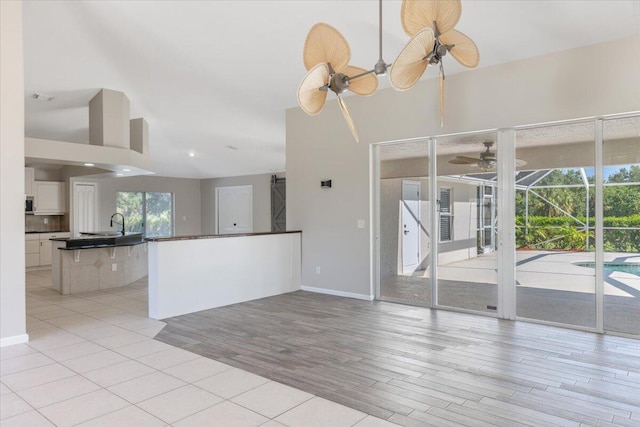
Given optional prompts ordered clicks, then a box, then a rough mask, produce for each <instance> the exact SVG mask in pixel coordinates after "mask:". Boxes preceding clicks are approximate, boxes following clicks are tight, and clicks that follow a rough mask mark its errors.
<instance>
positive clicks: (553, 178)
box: [516, 165, 640, 252]
mask: <svg viewBox="0 0 640 427" xmlns="http://www.w3.org/2000/svg"><path fill="white" fill-rule="evenodd" d="M588 181H589V182H590V183H593V177H590V178H589V180H588ZM605 182H606V183H637V182H640V165H631V166H630V167H628V168H621V169H620V170H619V171H617V172H616V173H613V174H611V175H609V176H608V178H607V180H606V181H605ZM566 184H583V180H582V177H581V176H580V174H579V172H578V171H576V170H554V171H553V172H551V173H550V174H549V175H547V176H546V177H545V178H544V179H543V180H541V181H540V182H539V183H537V184H536V185H566ZM533 191H535V192H536V193H538V194H539V195H541V196H543V197H544V198H546V199H547V200H549V201H551V202H552V203H553V205H556V206H553V205H552V204H550V203H547V202H545V201H543V200H542V199H541V198H539V197H537V196H535V195H534V194H532V193H531V192H530V193H529V223H528V224H527V225H528V227H525V206H526V200H525V192H524V191H518V192H517V194H516V245H517V246H518V247H519V248H522V247H528V248H532V249H547V250H548V249H551V250H552V249H558V250H586V249H587V242H589V250H594V246H593V243H594V240H593V239H594V232H593V228H594V226H595V218H594V217H595V191H594V188H593V187H591V188H590V194H589V195H590V198H589V206H588V209H589V228H590V230H585V227H584V225H583V224H585V223H586V222H587V219H586V215H585V214H586V209H587V206H586V201H587V198H586V196H587V193H586V189H585V188H584V187H571V188H538V189H536V188H534V189H533ZM603 196H604V203H603V214H604V218H603V226H604V228H605V230H604V234H603V240H604V249H605V251H612V252H640V230H634V229H633V228H636V227H637V228H640V185H616V186H606V187H604V194H603ZM562 211H564V212H562ZM567 214H570V215H571V216H573V217H575V218H576V219H577V220H579V221H580V222H581V223H582V224H581V223H580V222H578V221H576V219H574V218H571V217H570V216H568V215H567ZM611 228H616V229H611ZM617 228H620V229H617ZM526 230H528V231H526ZM587 238H588V239H587Z"/></svg>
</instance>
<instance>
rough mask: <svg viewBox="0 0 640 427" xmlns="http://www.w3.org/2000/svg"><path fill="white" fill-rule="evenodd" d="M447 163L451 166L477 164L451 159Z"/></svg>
mask: <svg viewBox="0 0 640 427" xmlns="http://www.w3.org/2000/svg"><path fill="white" fill-rule="evenodd" d="M449 163H451V164H452V165H473V164H476V163H478V162H469V161H467V160H463V159H451V160H449Z"/></svg>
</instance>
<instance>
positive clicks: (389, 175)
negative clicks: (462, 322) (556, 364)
mask: <svg viewBox="0 0 640 427" xmlns="http://www.w3.org/2000/svg"><path fill="white" fill-rule="evenodd" d="M486 140H493V141H496V142H497V143H496V144H495V145H494V147H495V148H497V152H498V156H497V159H498V160H497V164H496V165H495V166H496V167H495V169H494V170H489V171H482V170H480V169H479V168H478V167H477V166H474V165H453V164H451V163H450V162H449V160H451V159H453V158H455V157H456V156H458V155H461V154H462V155H464V156H472V157H473V156H475V157H477V156H478V151H479V148H478V147H479V146H480V148H482V147H481V142H482V141H486ZM373 150H374V156H373V157H374V160H375V162H377V164H376V165H375V166H374V170H375V172H376V175H377V182H376V185H375V187H376V192H377V194H376V196H377V197H376V200H375V202H376V214H377V217H378V218H379V220H378V227H379V231H378V242H377V247H378V250H377V254H378V255H377V256H378V259H377V261H378V275H377V277H376V286H377V297H378V298H380V299H383V300H389V301H396V302H402V303H409V304H417V305H423V306H430V307H434V308H446V309H454V310H463V311H473V312H480V313H484V314H485V315H493V316H497V317H502V318H510V319H515V318H516V317H517V318H522V319H529V320H532V321H537V322H545V323H552V324H558V325H565V326H569V327H575V328H581V329H587V330H594V331H601V332H615V333H623V334H632V335H640V118H639V117H638V116H637V115H629V116H623V117H611V118H608V119H591V120H581V121H576V122H567V123H561V124H554V125H548V126H534V127H527V128H523V129H515V130H513V129H511V130H498V131H486V132H478V133H469V134H464V135H446V136H439V137H432V138H425V139H423V140H413V141H406V142H399V143H393V144H381V145H378V146H375V147H374V149H373ZM512 158H516V159H520V160H523V161H524V162H526V164H524V165H523V166H521V167H516V165H515V162H513V161H512V162H505V161H504V160H503V159H512ZM504 163H511V164H510V165H505V164H504ZM432 171H436V173H435V174H433V173H432ZM434 175H435V176H434ZM412 186H413V187H415V188H417V190H418V193H416V194H419V196H415V197H413V198H414V199H416V200H411V197H408V198H407V193H406V191H403V189H405V190H406V188H411V187H412ZM431 200H433V201H435V202H434V203H431V202H430V201H431ZM407 218H410V219H411V218H412V220H413V221H414V222H415V223H416V224H417V225H415V226H414V228H415V229H416V230H418V233H419V238H418V239H414V241H410V244H409V245H407V244H406V241H405V236H406V235H410V234H411V232H412V230H413V229H412V228H411V224H410V223H409V224H408V223H407ZM407 226H409V228H407ZM407 231H409V232H407ZM415 241H417V249H418V251H417V253H418V258H419V259H418V261H417V262H415V260H414V261H412V262H409V263H408V264H407V261H406V259H405V258H406V256H405V253H410V252H411V253H413V251H414V249H413V248H414V247H415V246H416V243H415ZM408 248H409V249H408ZM407 266H408V267H409V268H407ZM505 294H508V295H510V299H509V298H506V297H505Z"/></svg>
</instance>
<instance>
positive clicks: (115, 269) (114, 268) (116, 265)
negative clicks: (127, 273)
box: [111, 263, 118, 271]
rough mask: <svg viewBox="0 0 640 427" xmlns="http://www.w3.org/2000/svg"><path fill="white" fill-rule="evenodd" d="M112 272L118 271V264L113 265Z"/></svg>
mask: <svg viewBox="0 0 640 427" xmlns="http://www.w3.org/2000/svg"><path fill="white" fill-rule="evenodd" d="M111 271H118V264H116V263H113V264H111Z"/></svg>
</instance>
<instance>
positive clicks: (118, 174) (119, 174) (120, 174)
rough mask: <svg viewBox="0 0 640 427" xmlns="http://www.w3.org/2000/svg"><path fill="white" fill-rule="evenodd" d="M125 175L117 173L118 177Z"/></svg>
mask: <svg viewBox="0 0 640 427" xmlns="http://www.w3.org/2000/svg"><path fill="white" fill-rule="evenodd" d="M123 175H124V174H122V173H117V174H116V176H123Z"/></svg>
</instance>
